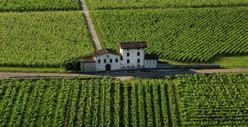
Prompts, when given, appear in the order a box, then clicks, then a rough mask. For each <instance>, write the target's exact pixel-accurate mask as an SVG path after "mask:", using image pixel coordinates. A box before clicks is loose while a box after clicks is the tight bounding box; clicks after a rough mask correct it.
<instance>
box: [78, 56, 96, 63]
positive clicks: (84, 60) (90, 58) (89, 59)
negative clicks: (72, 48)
mask: <svg viewBox="0 0 248 127" xmlns="http://www.w3.org/2000/svg"><path fill="white" fill-rule="evenodd" d="M81 61H82V62H95V60H94V56H87V57H83V58H82V59H81Z"/></svg>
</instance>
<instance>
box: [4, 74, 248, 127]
mask: <svg viewBox="0 0 248 127" xmlns="http://www.w3.org/2000/svg"><path fill="white" fill-rule="evenodd" d="M220 79H221V80H220ZM247 81H248V80H247V74H230V75H224V74H212V75H196V76H190V75H187V76H180V77H178V78H176V79H135V80H131V81H125V82H122V83H121V82H120V81H118V80H114V79H107V78H105V79H90V78H85V79H49V80H48V79H47V80H45V79H37V80H1V81H0V91H1V93H0V112H1V114H2V117H0V123H1V126H82V125H84V126H180V125H182V126H189V125H192V126H193V125H196V124H197V125H206V126H208V125H214V126H218V125H227V126H228V125H229V126H231V125H238V124H240V125H247V111H248V110H247V107H248V104H247V102H246V101H245V99H246V98H247V96H248V95H247V92H245V91H247V87H246V85H247ZM224 84H225V85H224ZM213 89H215V90H213ZM206 91H209V92H206ZM191 95H192V96H191ZM193 95H197V96H193ZM210 95H211V96H210ZM198 97H199V98H198ZM192 99H195V101H192ZM189 100H191V101H192V103H189ZM236 100H239V101H238V102H237V101H236ZM206 104H208V105H209V107H205V106H206ZM186 105H189V107H185V106H186ZM213 107H215V108H216V109H214V108H213ZM241 107H242V108H241ZM239 108H241V109H239ZM191 113H193V114H196V116H193V115H192V114H191ZM198 116H199V117H198ZM31 118H32V119H31ZM213 119H214V120H213ZM201 121H202V122H201Z"/></svg>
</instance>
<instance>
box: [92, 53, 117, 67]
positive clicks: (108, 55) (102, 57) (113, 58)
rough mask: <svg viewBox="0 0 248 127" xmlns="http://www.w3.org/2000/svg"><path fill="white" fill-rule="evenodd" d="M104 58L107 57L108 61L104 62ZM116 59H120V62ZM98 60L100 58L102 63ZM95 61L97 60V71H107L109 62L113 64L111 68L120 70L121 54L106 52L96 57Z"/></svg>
mask: <svg viewBox="0 0 248 127" xmlns="http://www.w3.org/2000/svg"><path fill="white" fill-rule="evenodd" d="M104 59H106V63H104ZM110 59H112V63H111V62H110ZM116 59H118V62H116V61H115V60H116ZM98 60H100V63H98ZM95 61H96V70H97V71H105V67H106V65H107V64H109V65H110V66H111V70H120V56H118V55H115V54H105V55H102V56H98V57H96V58H95Z"/></svg>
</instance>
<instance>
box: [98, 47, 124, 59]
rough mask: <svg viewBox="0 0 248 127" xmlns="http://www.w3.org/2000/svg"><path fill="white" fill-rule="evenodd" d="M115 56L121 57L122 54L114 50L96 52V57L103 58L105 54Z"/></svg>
mask: <svg viewBox="0 0 248 127" xmlns="http://www.w3.org/2000/svg"><path fill="white" fill-rule="evenodd" d="M109 53H110V54H115V55H120V53H118V52H116V51H114V50H111V49H102V50H98V51H96V52H95V54H94V56H95V57H96V56H101V55H105V54H109Z"/></svg>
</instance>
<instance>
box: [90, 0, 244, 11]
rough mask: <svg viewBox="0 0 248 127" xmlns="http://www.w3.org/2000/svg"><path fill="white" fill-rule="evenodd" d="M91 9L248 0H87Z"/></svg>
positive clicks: (241, 3)
mask: <svg viewBox="0 0 248 127" xmlns="http://www.w3.org/2000/svg"><path fill="white" fill-rule="evenodd" d="M86 1H87V4H88V5H89V7H90V8H91V9H102V10H108V9H137V8H140V9H141V8H142V9H145V8H177V7H221V6H228V7H230V6H248V0H86Z"/></svg>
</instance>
